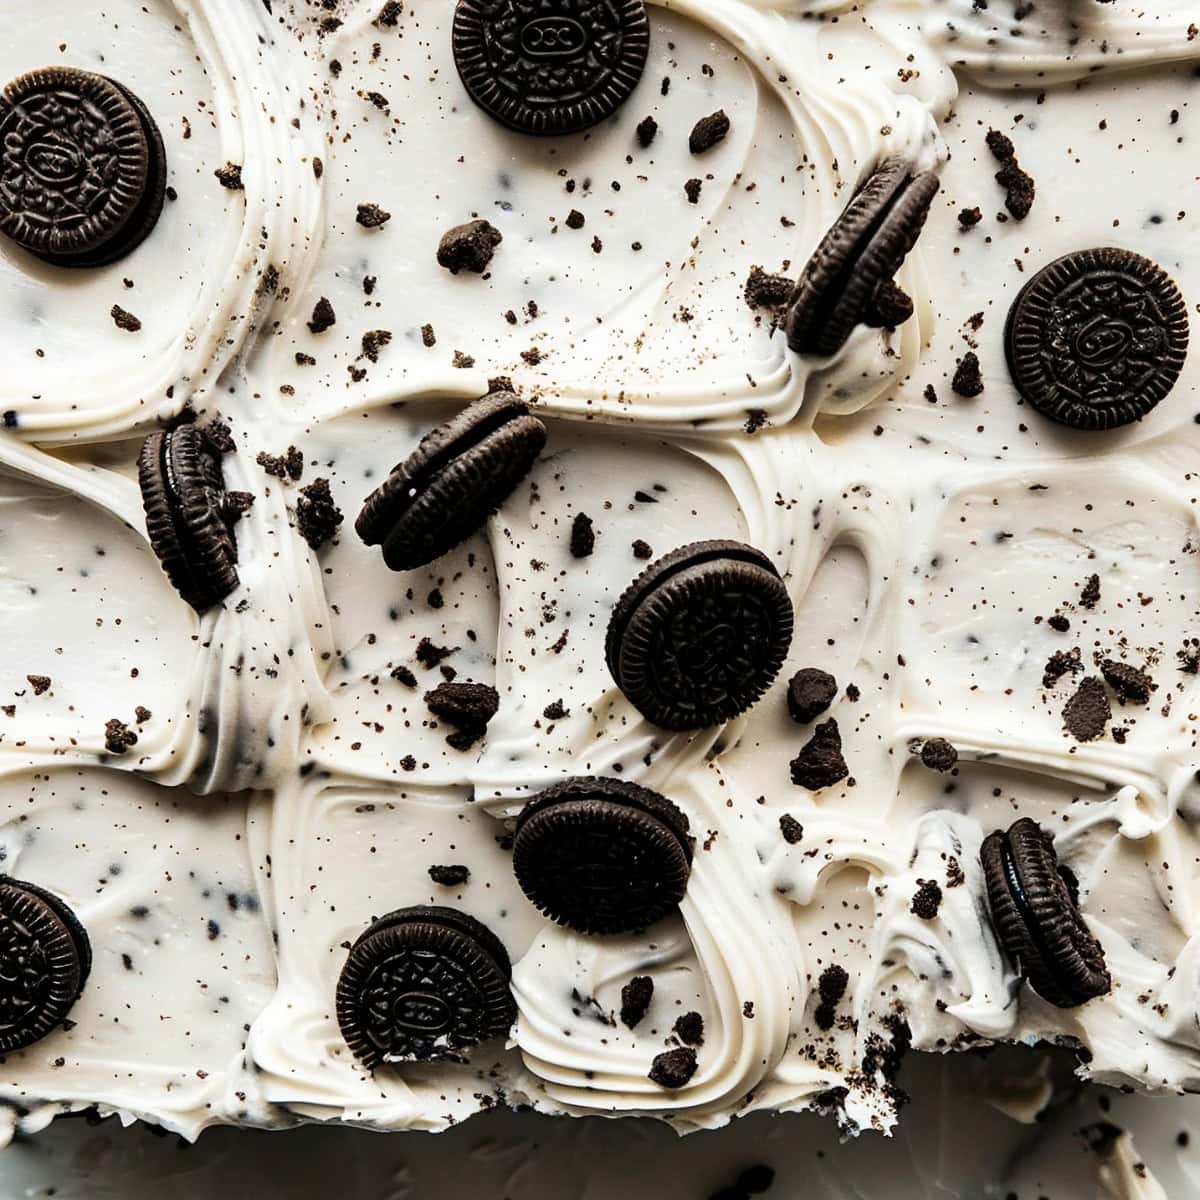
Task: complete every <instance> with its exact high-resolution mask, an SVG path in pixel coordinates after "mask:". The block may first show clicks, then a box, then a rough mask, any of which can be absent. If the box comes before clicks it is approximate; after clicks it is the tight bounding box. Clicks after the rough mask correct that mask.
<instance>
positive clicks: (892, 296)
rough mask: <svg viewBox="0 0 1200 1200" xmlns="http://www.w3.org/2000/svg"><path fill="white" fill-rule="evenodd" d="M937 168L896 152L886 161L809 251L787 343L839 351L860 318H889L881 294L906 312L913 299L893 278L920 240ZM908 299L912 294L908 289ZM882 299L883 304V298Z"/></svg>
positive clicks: (809, 350) (803, 350)
mask: <svg viewBox="0 0 1200 1200" xmlns="http://www.w3.org/2000/svg"><path fill="white" fill-rule="evenodd" d="M937 190H938V178H937V176H936V175H935V174H934V173H933V172H932V171H921V172H919V173H916V174H914V173H913V171H912V168H911V166H910V165H909V164H908V163H905V162H903V161H901V160H899V159H889V160H888V161H886V162H884V163H881V164H880V165H879V166H878V167H877V168H876V170H875V172H874V173H873V174H872V175H871V177H870V179H868V180H867V182H866V183H865V184H864V185H863V186H862V188H860V189H859V191H858V192H857V193H856V195H855V196H854V198H853V199H852V200H851V201H850V203H849V204H848V205H847V206H846V208H845V209H844V210H843V211H842V214H841V216H839V217H838V219H837V220H836V221H835V222H834V223H833V225H832V226H831V227H830V229H829V231H828V232H827V233H826V234H825V236H824V237H823V238H822V239H821V241H820V242H819V243H818V245H817V248H816V249H815V250H814V251H813V252H812V255H811V256H810V257H809V259H808V262H807V263H806V264H805V266H804V270H803V271H802V272H801V274H800V278H799V280H798V281H797V283H796V288H795V291H794V292H793V293H792V298H791V302H790V305H789V308H788V311H787V316H786V318H785V326H786V329H787V338H788V345H789V346H791V348H792V349H793V350H794V351H796V352H797V353H798V354H820V355H829V354H835V353H836V352H837V351H838V350H840V349H841V348H842V347H843V346H844V345H845V344H846V340H847V339H848V338H849V337H850V334H851V333H852V332H853V331H854V327H855V326H856V325H859V324H875V325H879V324H890V323H891V319H892V318H890V317H889V316H888V315H886V314H879V315H877V314H876V313H875V312H874V309H873V306H874V304H875V301H876V299H877V298H880V299H883V298H884V295H885V293H887V295H886V299H887V305H886V307H889V308H891V309H894V310H896V311H897V312H898V313H900V314H902V315H901V317H898V318H896V319H902V316H903V315H906V314H907V313H908V312H911V306H910V305H906V304H903V303H901V301H900V298H901V297H903V293H901V292H900V291H899V289H898V288H895V287H894V286H892V287H889V285H891V281H892V276H893V275H895V273H896V272H897V271H898V270H899V269H900V267H901V265H902V264H903V262H904V260H905V258H907V257H908V253H909V251H910V250H911V249H912V248H913V246H914V245H916V241H917V238H918V237H919V236H920V233H921V229H922V228H923V227H924V225H925V218H926V216H927V215H928V213H929V206H930V204H932V203H933V198H934V196H935V195H937ZM903 300H904V301H907V297H903ZM880 307H881V308H882V307H885V306H884V305H882V304H881V305H880Z"/></svg>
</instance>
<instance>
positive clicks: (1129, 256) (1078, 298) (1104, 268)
mask: <svg viewBox="0 0 1200 1200" xmlns="http://www.w3.org/2000/svg"><path fill="white" fill-rule="evenodd" d="M1187 346H1188V316H1187V305H1186V304H1185V303H1184V299H1183V297H1182V296H1181V295H1180V293H1179V288H1178V287H1176V286H1175V281H1174V280H1173V279H1172V278H1171V277H1170V276H1169V275H1168V274H1167V273H1166V272H1165V271H1164V270H1163V269H1162V268H1161V267H1160V266H1158V265H1157V264H1156V263H1153V262H1151V261H1150V260H1149V259H1148V258H1143V257H1142V256H1141V255H1140V254H1133V253H1132V252H1130V251H1129V250H1119V249H1116V248H1114V247H1111V246H1103V247H1100V248H1098V249H1095V250H1078V251H1076V252H1075V253H1074V254H1065V255H1063V257H1062V258H1057V259H1055V260H1054V261H1053V262H1052V263H1050V264H1048V265H1047V266H1045V267H1043V268H1042V269H1041V270H1040V271H1038V273H1037V274H1036V275H1035V276H1034V277H1033V278H1032V279H1031V280H1030V281H1029V282H1028V283H1027V284H1026V285H1025V286H1024V287H1023V288H1022V289H1021V291H1020V294H1019V295H1018V296H1017V298H1016V300H1015V301H1014V303H1013V306H1012V308H1010V309H1009V311H1008V321H1007V323H1006V325H1005V327H1004V352H1005V355H1006V357H1007V359H1008V369H1009V372H1010V373H1011V375H1012V379H1013V383H1015V384H1016V387H1017V391H1019V392H1020V393H1021V395H1022V397H1023V398H1024V399H1025V400H1026V402H1027V403H1029V404H1031V405H1032V406H1033V407H1034V408H1036V409H1037V410H1038V412H1040V413H1042V414H1043V416H1047V417H1050V418H1051V419H1052V420H1055V421H1059V422H1061V423H1062V424H1064V425H1069V426H1070V427H1071V428H1072V429H1114V428H1116V427H1117V426H1120V425H1128V424H1129V423H1130V422H1131V421H1140V420H1141V419H1142V417H1144V416H1145V415H1146V414H1147V413H1148V412H1149V411H1150V410H1151V409H1152V408H1153V407H1154V406H1155V405H1156V404H1157V403H1158V402H1159V401H1160V400H1161V399H1162V398H1163V397H1164V396H1166V394H1167V393H1168V392H1169V391H1170V390H1171V389H1172V388H1173V387H1174V386H1175V381H1176V380H1177V379H1178V378H1179V372H1180V371H1181V370H1182V369H1183V361H1184V358H1185V357H1186V356H1187Z"/></svg>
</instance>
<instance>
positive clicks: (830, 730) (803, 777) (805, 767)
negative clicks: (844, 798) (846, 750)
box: [791, 717, 850, 792]
mask: <svg viewBox="0 0 1200 1200" xmlns="http://www.w3.org/2000/svg"><path fill="white" fill-rule="evenodd" d="M791 771H792V782H793V783H795V784H797V785H799V786H800V787H805V788H808V789H809V791H813V792H817V791H820V790H821V789H822V788H827V787H832V786H833V785H834V784H835V783H838V782H840V781H841V780H843V779H845V778H846V776H847V775H849V774H850V768H849V767H847V765H846V760H845V758H843V757H842V735H841V732H840V731H839V730H838V723H837V721H835V720H834V719H833V718H832V717H831V718H830V719H829V720H828V721H822V722H821V723H820V724H819V725H817V726H816V727H815V728H814V729H813V732H812V737H810V738H809V740H808V741H807V742H806V743H805V745H804V747H803V749H802V750H801V751H800V753H799V754H798V755H796V757H795V758H793V759H792V761H791Z"/></svg>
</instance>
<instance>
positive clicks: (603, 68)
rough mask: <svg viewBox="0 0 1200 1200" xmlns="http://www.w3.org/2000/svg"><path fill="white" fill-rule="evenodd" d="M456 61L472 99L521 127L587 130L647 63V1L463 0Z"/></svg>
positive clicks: (616, 103) (547, 132) (625, 94)
mask: <svg viewBox="0 0 1200 1200" xmlns="http://www.w3.org/2000/svg"><path fill="white" fill-rule="evenodd" d="M453 44H454V62H455V65H456V66H457V67H458V73H459V76H460V77H461V78H462V82H463V86H464V87H465V88H466V89H467V92H468V93H469V95H470V97H471V99H472V100H474V101H475V103H476V104H477V105H479V107H480V108H482V109H483V110H484V112H486V113H487V114H488V115H489V116H491V117H493V118H494V119H495V120H497V121H499V122H500V123H501V124H502V125H507V126H508V128H509V129H513V130H516V131H517V132H518V133H527V134H534V135H537V136H540V137H552V136H555V135H560V134H569V133H579V132H581V131H582V130H584V129H588V128H590V127H591V126H593V125H595V124H597V123H598V122H600V121H603V120H604V119H605V118H606V117H610V116H611V115H612V114H613V113H614V112H616V110H617V109H618V108H619V107H620V105H621V104H623V103H624V102H625V101H626V100H627V99H628V98H629V96H630V95H631V94H632V92H633V90H634V88H636V87H637V84H638V80H639V79H640V78H641V76H642V71H643V70H644V68H645V65H646V55H647V53H648V51H649V48H650V22H649V20H648V19H647V17H646V7H645V4H644V3H643V0H537V2H536V3H532V2H530V0H459V3H458V7H457V8H456V9H455V12H454V34H453Z"/></svg>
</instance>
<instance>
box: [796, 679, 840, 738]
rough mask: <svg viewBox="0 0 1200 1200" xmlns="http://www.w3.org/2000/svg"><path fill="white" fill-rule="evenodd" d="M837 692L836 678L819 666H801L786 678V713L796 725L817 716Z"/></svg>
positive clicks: (803, 723) (828, 704) (805, 722)
mask: <svg viewBox="0 0 1200 1200" xmlns="http://www.w3.org/2000/svg"><path fill="white" fill-rule="evenodd" d="M837 693H838V685H837V680H836V679H834V677H833V676H832V675H830V673H829V672H828V671H823V670H821V668H820V667H802V668H801V669H800V670H799V671H797V672H796V673H795V675H793V676H792V677H791V679H789V680H788V687H787V706H788V713H789V714H790V716H791V718H792V720H793V721H795V722H796V724H797V725H807V724H808V723H809V722H810V721H812V720H814V719H815V718H816V717H819V716H820V715H821V714H822V713H823V712H824V711H825V710H826V709H827V708H828V707H829V706H830V705H831V704H832V703H833V701H834V698H835V697H836V696H837Z"/></svg>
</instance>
